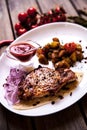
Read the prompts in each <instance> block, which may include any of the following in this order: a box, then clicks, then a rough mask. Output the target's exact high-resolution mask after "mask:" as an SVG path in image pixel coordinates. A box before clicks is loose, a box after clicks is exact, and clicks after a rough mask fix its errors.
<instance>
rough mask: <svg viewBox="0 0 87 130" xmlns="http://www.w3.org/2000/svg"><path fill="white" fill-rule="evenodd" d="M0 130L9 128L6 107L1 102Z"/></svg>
mask: <svg viewBox="0 0 87 130" xmlns="http://www.w3.org/2000/svg"><path fill="white" fill-rule="evenodd" d="M0 130H7V119H6V109H4V107H2V105H1V104H0Z"/></svg>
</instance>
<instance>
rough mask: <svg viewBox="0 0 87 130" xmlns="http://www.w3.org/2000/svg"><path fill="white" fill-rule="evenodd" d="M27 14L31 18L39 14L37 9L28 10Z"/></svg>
mask: <svg viewBox="0 0 87 130" xmlns="http://www.w3.org/2000/svg"><path fill="white" fill-rule="evenodd" d="M27 14H28V15H29V16H30V17H33V16H35V15H36V14H37V11H36V9H35V8H33V7H31V8H29V9H28V10H27Z"/></svg>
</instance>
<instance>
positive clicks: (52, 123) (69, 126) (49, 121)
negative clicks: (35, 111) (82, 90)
mask: <svg viewBox="0 0 87 130" xmlns="http://www.w3.org/2000/svg"><path fill="white" fill-rule="evenodd" d="M49 109H50V108H49ZM35 123H36V128H37V130H84V129H86V128H87V127H86V124H85V122H84V120H83V117H82V115H81V113H80V111H79V108H78V106H77V105H76V104H74V105H73V106H71V107H69V108H67V109H66V110H63V111H61V112H58V113H55V114H52V115H49V116H43V117H37V118H35Z"/></svg>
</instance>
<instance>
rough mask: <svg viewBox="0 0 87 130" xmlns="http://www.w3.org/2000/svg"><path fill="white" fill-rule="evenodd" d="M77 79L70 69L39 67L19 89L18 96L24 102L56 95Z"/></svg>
mask: <svg viewBox="0 0 87 130" xmlns="http://www.w3.org/2000/svg"><path fill="white" fill-rule="evenodd" d="M76 79H77V77H76V75H75V73H74V72H73V71H71V70H70V69H60V70H59V71H57V70H54V69H51V68H47V67H38V68H37V69H35V70H33V71H32V72H30V73H29V74H28V75H27V76H26V78H25V79H24V80H23V81H22V82H21V84H20V85H19V88H18V96H19V98H20V99H22V100H30V99H35V98H40V97H44V96H49V95H55V94H56V93H57V92H58V91H59V90H60V89H61V88H62V87H63V86H64V85H66V84H67V83H69V82H72V81H75V80H76Z"/></svg>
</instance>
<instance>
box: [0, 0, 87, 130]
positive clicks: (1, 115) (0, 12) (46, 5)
mask: <svg viewBox="0 0 87 130" xmlns="http://www.w3.org/2000/svg"><path fill="white" fill-rule="evenodd" d="M57 5H59V6H63V8H64V9H65V11H66V13H67V16H78V15H79V13H78V12H77V10H78V9H83V10H84V9H85V11H87V0H0V40H4V39H5V40H9V39H10V40H14V39H16V38H17V36H16V33H15V30H14V24H15V23H16V22H17V15H18V13H19V12H23V11H26V10H27V9H28V8H29V7H32V6H33V7H35V8H37V10H38V11H39V12H40V13H45V12H47V11H48V10H50V9H52V8H55V7H56V6H57ZM2 52H3V49H1V50H0V54H1V53H2ZM0 130H87V94H86V95H85V96H84V97H83V98H82V99H81V100H79V101H78V102H77V103H75V104H73V105H72V106H70V107H69V108H67V109H65V110H62V111H60V112H58V113H55V114H51V115H47V116H41V117H26V116H20V115H17V114H15V113H12V112H10V111H9V110H7V109H5V108H4V107H3V106H2V105H1V104H0Z"/></svg>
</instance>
